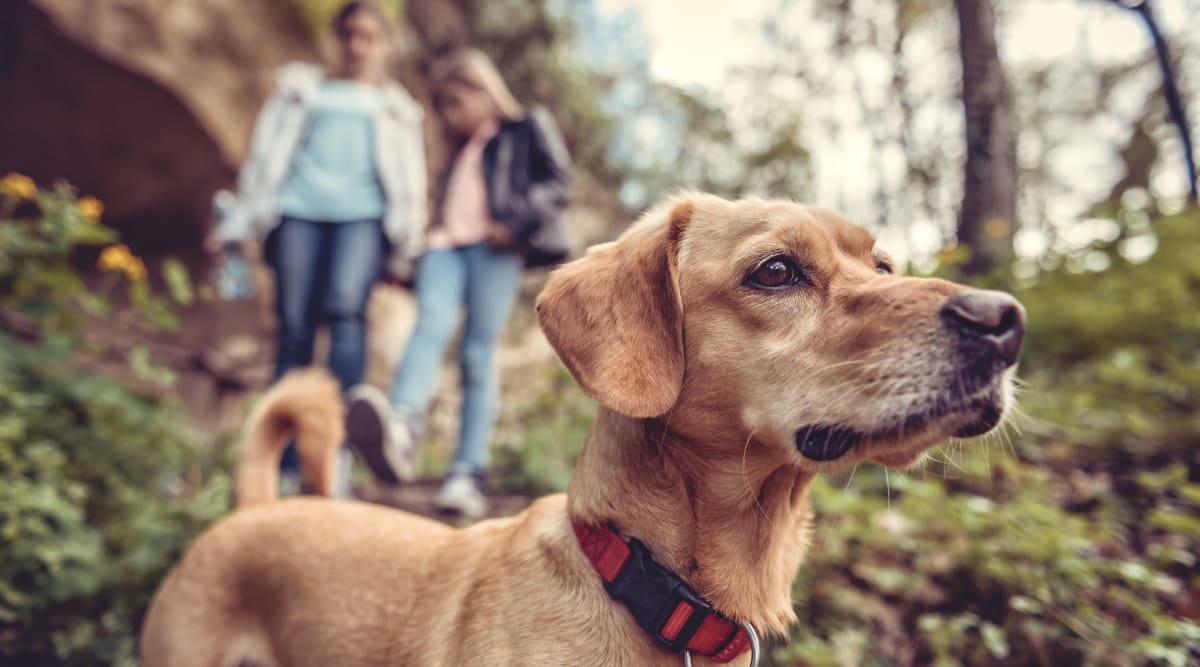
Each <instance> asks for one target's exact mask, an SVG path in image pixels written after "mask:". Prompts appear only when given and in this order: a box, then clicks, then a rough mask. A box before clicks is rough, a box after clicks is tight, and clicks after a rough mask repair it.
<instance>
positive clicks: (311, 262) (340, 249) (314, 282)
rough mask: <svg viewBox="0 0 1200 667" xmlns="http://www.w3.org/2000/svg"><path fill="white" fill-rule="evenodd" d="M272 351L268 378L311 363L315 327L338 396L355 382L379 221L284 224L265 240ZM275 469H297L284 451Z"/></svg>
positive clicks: (379, 246)
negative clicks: (324, 337)
mask: <svg viewBox="0 0 1200 667" xmlns="http://www.w3.org/2000/svg"><path fill="white" fill-rule="evenodd" d="M270 243H271V248H270V252H269V254H270V264H271V268H273V269H274V270H275V307H276V311H277V313H278V315H279V348H278V353H277V354H278V356H277V357H276V360H275V379H276V380H278V379H279V378H281V377H283V375H284V374H286V373H287V372H288V371H290V370H292V369H294V368H303V367H305V366H309V365H311V364H312V360H313V345H314V342H315V337H316V333H317V327H318V326H320V325H321V324H327V325H328V326H329V370H330V371H331V372H332V373H333V375H334V376H335V377H337V379H338V382H339V383H340V384H341V386H342V391H346V390H347V389H349V388H350V387H353V386H354V385H356V384H358V383H360V382H362V378H363V371H364V369H365V366H366V358H367V344H366V339H367V325H366V312H367V298H368V297H370V295H371V287H372V286H373V285H374V284H375V281H376V280H378V279H379V275H380V274H381V273H382V271H383V266H384V262H385V261H386V258H387V255H388V241H387V238H386V237H385V236H384V233H383V223H382V222H381V221H379V220H362V221H355V222H313V221H311V220H301V219H299V218H289V217H286V216H285V217H284V218H283V220H282V221H281V222H280V223H279V227H278V228H276V230H275V231H274V232H273V238H272V239H271V240H270ZM280 467H281V468H282V469H283V470H284V471H289V472H290V471H295V470H297V469H298V468H299V461H298V459H297V457H296V451H295V447H293V446H292V445H290V444H289V445H288V446H287V449H285V450H284V452H283V459H282V461H281V464H280Z"/></svg>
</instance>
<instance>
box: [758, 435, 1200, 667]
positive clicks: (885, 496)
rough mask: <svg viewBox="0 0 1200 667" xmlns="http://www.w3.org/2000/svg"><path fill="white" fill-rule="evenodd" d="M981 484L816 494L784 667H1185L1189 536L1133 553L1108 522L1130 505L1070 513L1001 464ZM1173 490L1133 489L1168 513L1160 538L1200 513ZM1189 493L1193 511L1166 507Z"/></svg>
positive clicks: (1193, 542)
mask: <svg viewBox="0 0 1200 667" xmlns="http://www.w3.org/2000/svg"><path fill="white" fill-rule="evenodd" d="M982 456H983V455H980V456H979V457H976V459H977V461H978V459H979V458H981V457H982ZM974 468H975V469H973V470H970V471H969V472H968V473H967V479H965V480H964V479H959V480H942V479H937V478H925V479H920V478H919V477H909V476H904V475H897V474H891V475H890V480H886V481H885V480H884V479H882V472H881V471H880V470H878V469H872V470H869V471H868V470H860V471H858V474H857V475H856V478H855V479H854V480H853V482H852V483H850V484H847V483H846V481H845V480H834V481H831V480H827V479H819V480H818V481H817V482H816V484H814V486H813V489H812V498H813V504H814V508H815V510H816V511H817V513H818V516H819V517H820V518H819V519H818V521H817V526H816V531H815V538H814V548H813V550H812V551H811V552H810V555H809V557H808V559H807V561H806V563H805V565H804V567H803V569H802V570H801V578H800V581H799V582H798V589H797V594H796V598H797V600H799V601H800V602H799V608H798V613H799V616H800V622H799V623H798V624H797V626H796V628H797V629H796V631H795V632H794V633H793V635H792V637H791V642H790V645H789V646H788V647H786V648H784V649H781V650H779V651H778V652H777V654H776V658H777V659H778V660H779V661H780V664H794V663H798V664H804V665H810V666H812V667H820V666H823V665H829V666H835V665H843V664H854V665H863V666H864V667H866V666H872V665H878V666H883V665H926V664H933V665H939V666H943V665H944V666H947V667H949V666H966V665H1143V664H1164V665H1180V666H1183V665H1189V664H1192V663H1191V662H1189V660H1191V659H1192V658H1189V656H1190V655H1196V653H1194V652H1196V651H1200V627H1197V626H1196V625H1195V624H1194V623H1192V622H1190V621H1188V620H1186V619H1182V618H1177V617H1175V615H1174V614H1173V613H1172V605H1173V603H1174V602H1176V601H1177V600H1178V599H1180V596H1181V594H1183V593H1184V592H1185V591H1186V590H1187V588H1188V586H1189V585H1193V586H1194V583H1192V582H1189V580H1188V577H1189V575H1188V569H1189V567H1194V565H1195V556H1194V553H1195V550H1196V549H1197V548H1200V541H1197V539H1196V536H1197V534H1196V533H1194V532H1193V534H1192V535H1191V536H1190V537H1185V538H1184V540H1185V541H1186V542H1185V543H1186V544H1187V545H1188V546H1187V548H1185V549H1181V548H1180V546H1181V544H1183V543H1184V542H1180V539H1179V538H1180V535H1179V534H1178V533H1176V534H1175V535H1174V536H1172V537H1170V538H1168V537H1167V535H1168V533H1171V532H1174V531H1173V530H1172V529H1170V528H1167V529H1160V530H1159V531H1158V532H1159V533H1160V536H1159V537H1155V538H1151V539H1152V540H1153V542H1151V543H1152V544H1155V545H1156V546H1155V548H1153V549H1148V550H1147V551H1146V552H1144V553H1137V552H1135V551H1133V550H1132V549H1131V548H1130V545H1129V540H1128V535H1127V529H1128V526H1125V525H1122V523H1121V522H1120V521H1116V520H1114V519H1115V518H1116V515H1117V514H1119V513H1121V511H1122V506H1123V505H1124V503H1125V502H1126V501H1125V499H1123V498H1121V497H1119V496H1115V495H1109V496H1107V497H1106V498H1105V499H1104V500H1103V502H1102V503H1101V504H1099V505H1098V506H1097V507H1096V508H1094V510H1093V511H1091V512H1087V513H1084V512H1078V511H1071V510H1070V509H1067V508H1064V501H1066V500H1068V497H1067V495H1066V494H1064V493H1063V489H1061V485H1060V481H1059V480H1058V479H1057V478H1056V476H1055V474H1054V473H1053V472H1051V471H1047V470H1045V469H1041V468H1037V467H1033V466H1026V465H1022V464H1020V463H1019V462H1017V461H1015V460H1012V459H1008V458H1004V459H1001V460H1000V461H993V462H992V468H991V470H990V471H985V470H984V469H983V467H982V466H981V465H976V466H974ZM989 472H990V476H989V474H988V473H989ZM1169 474H1170V475H1174V478H1173V479H1172V484H1171V485H1170V490H1169V491H1166V492H1165V493H1164V490H1163V489H1162V488H1157V489H1156V488H1154V485H1153V484H1151V485H1150V486H1141V485H1140V484H1139V486H1138V489H1139V492H1140V493H1145V494H1147V499H1150V500H1151V501H1152V502H1155V503H1162V502H1166V503H1167V504H1168V505H1169V506H1171V507H1172V509H1170V510H1164V512H1166V513H1167V514H1169V515H1170V516H1171V519H1168V520H1167V521H1166V522H1165V523H1167V524H1170V523H1171V521H1172V520H1178V519H1180V518H1182V517H1187V516H1190V515H1194V514H1195V513H1196V512H1197V511H1200V504H1197V503H1196V502H1195V499H1194V498H1195V497H1194V495H1191V494H1195V493H1196V492H1198V491H1200V483H1195V482H1188V481H1187V480H1186V469H1181V468H1176V469H1173V471H1172V472H1170V473H1169ZM1180 491H1182V492H1183V493H1185V494H1189V497H1192V498H1193V499H1192V500H1183V499H1174V500H1168V497H1170V496H1174V495H1175V494H1176V493H1178V492H1180ZM1193 530H1194V527H1193ZM1189 651H1192V652H1193V653H1189ZM1155 661H1160V662H1155Z"/></svg>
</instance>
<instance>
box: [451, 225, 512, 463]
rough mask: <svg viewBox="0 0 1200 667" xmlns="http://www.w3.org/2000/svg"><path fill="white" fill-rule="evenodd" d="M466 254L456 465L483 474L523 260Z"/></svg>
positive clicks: (483, 248) (481, 250)
mask: <svg viewBox="0 0 1200 667" xmlns="http://www.w3.org/2000/svg"><path fill="white" fill-rule="evenodd" d="M464 253H465V254H466V256H467V260H468V261H467V265H468V269H469V272H468V281H467V294H466V305H467V321H466V326H465V329H464V331H463V338H462V346H461V348H460V349H459V362H460V363H461V365H462V386H463V406H462V427H461V429H462V430H461V431H460V433H459V440H458V451H457V452H456V453H455V456H454V467H455V470H456V471H458V472H472V473H481V472H482V471H483V470H484V468H486V466H487V462H488V438H489V436H490V435H491V431H492V425H493V422H494V421H495V418H496V404H497V402H498V400H499V383H498V382H497V378H496V368H495V351H496V343H497V340H498V339H499V337H500V334H501V332H503V331H504V325H505V324H506V323H507V322H508V317H509V314H510V313H511V312H512V307H513V303H514V302H515V301H516V298H517V293H518V291H519V290H520V286H521V271H522V269H523V265H522V262H521V257H520V256H519V255H517V254H515V253H511V252H503V251H500V252H497V251H493V250H492V249H491V248H490V247H488V246H487V245H486V244H480V245H475V246H471V247H470V248H466V249H464Z"/></svg>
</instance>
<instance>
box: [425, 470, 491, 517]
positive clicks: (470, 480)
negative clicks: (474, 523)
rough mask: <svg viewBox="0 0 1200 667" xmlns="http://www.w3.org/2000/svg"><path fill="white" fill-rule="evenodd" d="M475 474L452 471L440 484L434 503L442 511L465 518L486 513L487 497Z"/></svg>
mask: <svg viewBox="0 0 1200 667" xmlns="http://www.w3.org/2000/svg"><path fill="white" fill-rule="evenodd" d="M480 486H481V485H480V481H479V479H478V477H477V476H476V475H473V474H471V473H467V472H453V473H450V476H449V477H447V478H446V481H445V482H444V483H443V484H442V490H441V491H439V492H438V495H437V499H436V500H435V501H434V504H435V505H437V508H438V509H439V510H441V511H443V512H451V513H455V514H459V515H461V516H463V517H465V518H467V519H479V518H481V517H483V515H484V514H487V497H485V496H484V495H483V490H482V489H481V488H480Z"/></svg>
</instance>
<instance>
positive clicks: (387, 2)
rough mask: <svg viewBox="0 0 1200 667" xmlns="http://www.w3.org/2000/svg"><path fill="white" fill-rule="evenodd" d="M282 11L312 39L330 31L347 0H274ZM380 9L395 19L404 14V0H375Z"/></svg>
mask: <svg viewBox="0 0 1200 667" xmlns="http://www.w3.org/2000/svg"><path fill="white" fill-rule="evenodd" d="M275 2H276V4H277V5H278V6H279V8H280V9H281V10H282V11H286V12H290V13H292V14H293V15H294V16H295V17H296V18H297V19H298V20H299V23H300V26H301V27H303V28H304V29H305V30H306V31H308V34H309V37H312V38H314V39H316V38H319V37H321V36H322V35H325V34H327V33H329V32H330V30H331V26H332V25H333V19H334V17H335V16H337V13H338V11H339V10H341V8H342V5H344V4H346V2H347V0H275ZM375 4H377V5H378V6H379V8H380V9H382V10H383V11H384V12H386V13H387V14H388V16H389V17H390V18H391V19H393V20H397V19H399V18H400V17H401V16H403V15H404V4H405V2H404V0H376V3H375Z"/></svg>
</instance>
